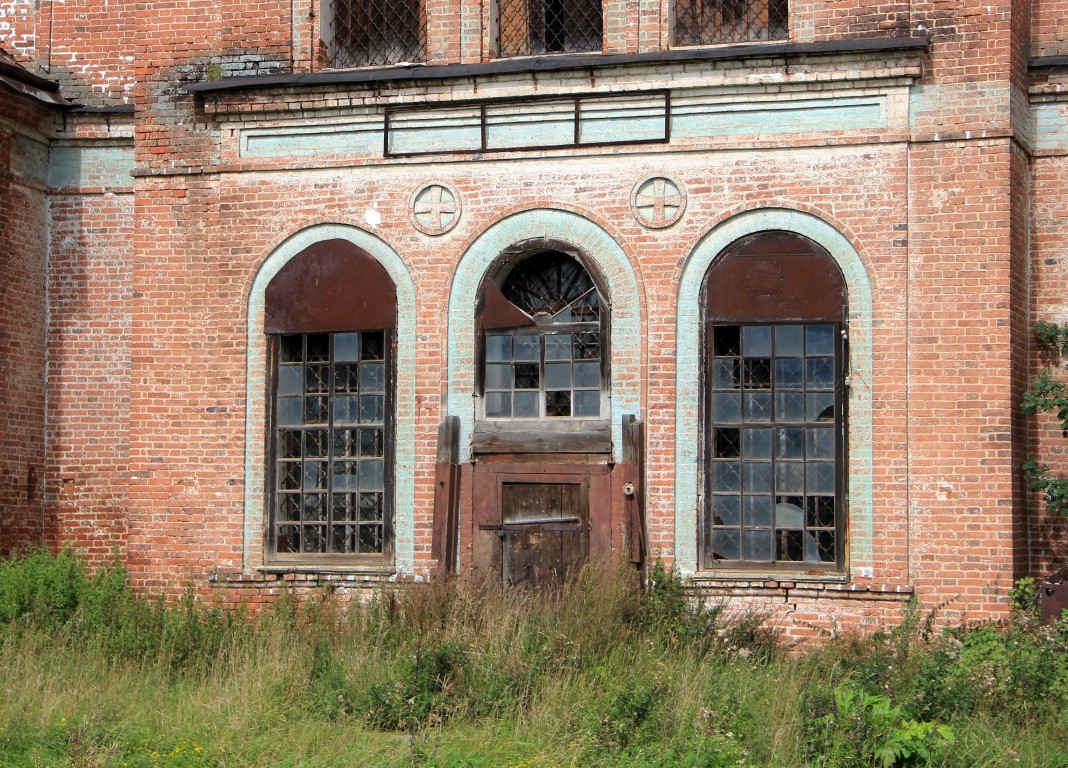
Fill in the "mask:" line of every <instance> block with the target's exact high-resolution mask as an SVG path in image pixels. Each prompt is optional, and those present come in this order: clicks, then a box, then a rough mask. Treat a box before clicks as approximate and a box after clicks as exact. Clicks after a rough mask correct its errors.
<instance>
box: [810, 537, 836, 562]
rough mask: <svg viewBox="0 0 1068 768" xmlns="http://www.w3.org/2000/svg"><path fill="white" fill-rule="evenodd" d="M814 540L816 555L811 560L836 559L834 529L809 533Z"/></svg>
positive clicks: (824, 560) (826, 560)
mask: <svg viewBox="0 0 1068 768" xmlns="http://www.w3.org/2000/svg"><path fill="white" fill-rule="evenodd" d="M809 536H812V537H813V538H814V539H815V541H816V557H814V558H813V560H819V561H820V562H821V563H833V562H835V561H836V560H837V555H838V553H837V552H836V551H835V546H834V536H835V534H834V531H816V532H815V533H810V534H809Z"/></svg>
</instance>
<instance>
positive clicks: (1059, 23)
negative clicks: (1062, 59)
mask: <svg viewBox="0 0 1068 768" xmlns="http://www.w3.org/2000/svg"><path fill="white" fill-rule="evenodd" d="M1032 8H1033V10H1032V16H1033V18H1032V22H1031V30H1032V31H1031V45H1032V53H1033V55H1035V56H1064V55H1065V54H1068V2H1065V0H1035V1H1034V3H1032Z"/></svg>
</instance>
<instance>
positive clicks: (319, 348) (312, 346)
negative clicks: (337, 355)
mask: <svg viewBox="0 0 1068 768" xmlns="http://www.w3.org/2000/svg"><path fill="white" fill-rule="evenodd" d="M307 338H308V346H307V347H306V349H307V352H306V354H307V360H308V362H309V363H326V362H329V361H330V334H328V333H309V334H308V337H307Z"/></svg>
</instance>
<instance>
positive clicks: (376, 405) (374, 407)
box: [360, 395, 386, 424]
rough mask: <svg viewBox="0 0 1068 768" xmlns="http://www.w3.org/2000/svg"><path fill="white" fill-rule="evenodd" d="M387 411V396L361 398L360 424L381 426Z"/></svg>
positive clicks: (365, 396) (363, 396)
mask: <svg viewBox="0 0 1068 768" xmlns="http://www.w3.org/2000/svg"><path fill="white" fill-rule="evenodd" d="M385 409H386V398H385V395H361V396H360V423H361V424H375V423H378V424H381V423H382V419H383V416H384V414H385Z"/></svg>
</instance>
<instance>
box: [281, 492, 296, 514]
mask: <svg viewBox="0 0 1068 768" xmlns="http://www.w3.org/2000/svg"><path fill="white" fill-rule="evenodd" d="M278 519H279V520H300V494H299V493H287V494H284V495H280V496H279V499H278Z"/></svg>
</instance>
